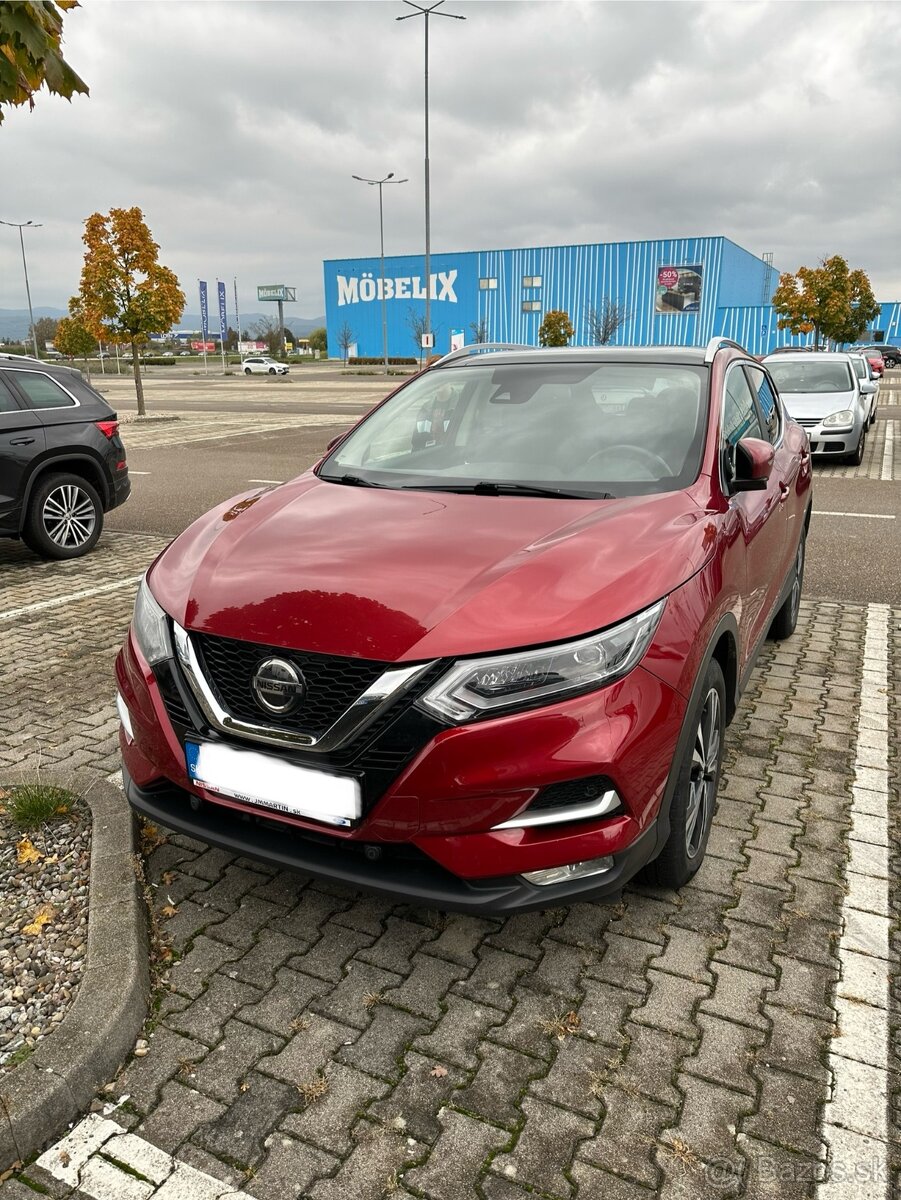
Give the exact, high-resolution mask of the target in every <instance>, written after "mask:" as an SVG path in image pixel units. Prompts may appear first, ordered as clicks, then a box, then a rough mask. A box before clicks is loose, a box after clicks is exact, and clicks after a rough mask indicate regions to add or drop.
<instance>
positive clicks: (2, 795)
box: [0, 788, 9, 800]
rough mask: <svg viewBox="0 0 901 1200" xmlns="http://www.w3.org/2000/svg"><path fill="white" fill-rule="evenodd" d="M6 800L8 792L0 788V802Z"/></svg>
mask: <svg viewBox="0 0 901 1200" xmlns="http://www.w3.org/2000/svg"><path fill="white" fill-rule="evenodd" d="M8 799H9V792H8V791H7V790H6V788H0V800H8Z"/></svg>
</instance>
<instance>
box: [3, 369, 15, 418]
mask: <svg viewBox="0 0 901 1200" xmlns="http://www.w3.org/2000/svg"><path fill="white" fill-rule="evenodd" d="M5 412H19V406H18V404H16V402H15V400H14V399H13V394H12V392H11V391H10V390H9V388H8V387H7V386H6V381H5V380H4V378H3V376H2V375H0V413H5Z"/></svg>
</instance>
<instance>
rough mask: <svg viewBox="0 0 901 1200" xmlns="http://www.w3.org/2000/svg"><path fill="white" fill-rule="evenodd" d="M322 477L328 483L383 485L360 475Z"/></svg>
mask: <svg viewBox="0 0 901 1200" xmlns="http://www.w3.org/2000/svg"><path fill="white" fill-rule="evenodd" d="M322 478H323V479H325V480H327V481H328V482H329V483H346V484H348V485H349V486H351V487H385V486H386V485H385V484H384V483H373V481H372V480H371V479H364V478H363V477H362V475H323V476H322Z"/></svg>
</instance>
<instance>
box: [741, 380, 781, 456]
mask: <svg viewBox="0 0 901 1200" xmlns="http://www.w3.org/2000/svg"><path fill="white" fill-rule="evenodd" d="M746 370H747V372H748V375H749V376H750V378H751V386H752V387H753V388H754V391H755V392H756V393H757V403H758V404H759V405H760V411H761V412H762V413H763V423H764V425H765V426H766V432H767V437H768V438H769V439H770V441H771V442H772V443H773V445H774V446H775V444H776V442H778V441H779V433H780V431H781V428H782V426H781V422H780V419H779V401H778V400H777V398H776V393H775V392H774V391H773V388H772V385H771V384H770V381H769V380H768V379H767V377H766V374H765V373H764V372H763V371H761V370H760V368H759V367H747V368H746Z"/></svg>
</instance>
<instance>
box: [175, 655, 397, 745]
mask: <svg viewBox="0 0 901 1200" xmlns="http://www.w3.org/2000/svg"><path fill="white" fill-rule="evenodd" d="M191 640H192V641H193V643H194V645H195V647H196V649H197V651H198V654H199V657H200V661H201V665H202V667H203V670H204V674H205V675H206V677H207V680H208V681H209V682H210V684H211V685H212V686H213V688H214V690H215V691H216V692H217V693H218V697H219V699H220V701H221V702H222V704H223V705H224V706H225V708H227V709H228V711H229V712H230V713H231V714H232V716H234V717H237V718H238V719H239V720H241V721H249V722H251V723H252V724H255V725H261V724H265V725H270V726H273V727H274V728H276V729H290V730H294V731H301V732H303V733H309V734H312V735H313V736H314V737H321V736H322V734H324V733H325V731H326V730H327V729H328V728H329V727H330V726H332V725H334V723H335V721H337V720H338V718H339V717H340V716H341V715H342V714H343V713H344V712H346V711H347V709H348V708H350V706H351V705H352V704H353V702H354V701H355V700H356V699H357V698H358V697H359V696H361V695H362V694H363V692H365V691H366V689H367V688H368V687H371V685H372V684H373V683H375V681H376V680H377V679H378V678H379V677H380V676H381V675H382V674H383V673H384V672H385V671H386V670H389V669H390V667H391V666H392V665H394V664H391V663H381V662H372V661H370V660H368V659H363V658H344V657H339V656H338V655H333V654H312V653H309V652H308V651H302V650H285V649H284V648H283V647H280V646H263V645H260V644H259V643H257V642H240V641H235V640H234V639H232V638H223V637H214V636H213V635H211V634H205V633H193V634H192V635H191ZM267 658H282V659H285V661H287V662H290V663H292V664H293V665H294V666H295V667H296V668H297V670H299V671H300V672H301V673H302V674H303V677H304V679H305V681H306V685H307V690H306V694H305V696H304V699H303V703H302V704H301V706H300V710H299V711H298V712H294V713H288V714H286V715H279V714H276V713H269V712H267V711H266V710H265V709H262V708H261V707H260V706H259V705H258V704H257V702H256V700H255V699H254V694H253V687H252V681H253V676H254V673H255V672H256V670H257V668H258V667H259V665H260V663H262V662H263V661H264V660H265V659H267Z"/></svg>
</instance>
